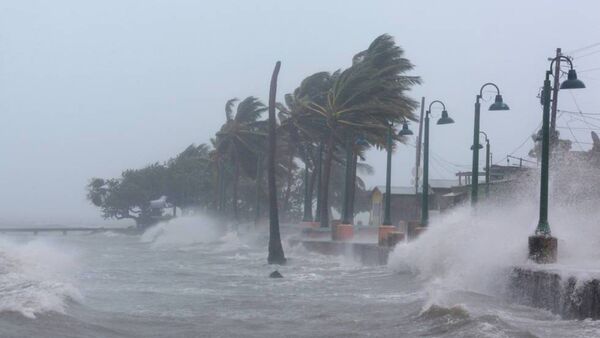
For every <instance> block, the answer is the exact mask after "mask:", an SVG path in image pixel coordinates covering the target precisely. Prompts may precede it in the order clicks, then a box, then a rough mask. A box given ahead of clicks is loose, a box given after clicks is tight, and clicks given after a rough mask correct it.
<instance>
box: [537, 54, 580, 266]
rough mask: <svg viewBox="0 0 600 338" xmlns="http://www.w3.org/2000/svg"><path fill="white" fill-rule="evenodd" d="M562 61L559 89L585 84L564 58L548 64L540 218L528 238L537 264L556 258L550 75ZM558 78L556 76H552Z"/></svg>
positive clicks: (543, 119)
mask: <svg viewBox="0 0 600 338" xmlns="http://www.w3.org/2000/svg"><path fill="white" fill-rule="evenodd" d="M559 59H562V60H565V61H567V62H568V63H569V65H570V69H569V73H568V76H567V80H565V81H564V82H563V83H562V84H561V85H560V89H581V88H585V84H584V83H583V82H581V80H578V79H577V73H576V72H575V69H573V63H572V62H571V60H570V59H569V58H567V57H565V56H562V55H561V56H557V57H555V58H554V59H552V61H551V62H550V70H547V71H546V78H545V79H544V87H543V90H542V100H543V110H542V114H543V115H542V168H541V178H540V218H539V221H538V225H537V228H536V229H535V234H534V235H533V236H530V237H529V258H530V259H532V260H533V261H535V262H537V263H554V262H556V258H557V249H558V242H557V240H556V238H555V237H552V233H551V232H550V224H549V223H548V171H549V162H550V91H551V90H552V87H551V85H550V75H552V65H553V64H554V62H555V61H557V60H559ZM554 76H558V74H556V75H554Z"/></svg>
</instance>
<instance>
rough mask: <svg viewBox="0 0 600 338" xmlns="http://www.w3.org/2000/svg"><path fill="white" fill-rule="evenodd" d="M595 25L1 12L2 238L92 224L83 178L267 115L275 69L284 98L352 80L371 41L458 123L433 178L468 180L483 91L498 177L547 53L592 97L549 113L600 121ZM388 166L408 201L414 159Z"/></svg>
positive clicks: (113, 8)
mask: <svg viewBox="0 0 600 338" xmlns="http://www.w3.org/2000/svg"><path fill="white" fill-rule="evenodd" d="M599 10H600V5H599V4H598V3H597V1H593V0H589V1H569V2H562V3H559V2H555V1H541V0H537V1H523V0H520V1H514V0H510V1H509V0H504V1H475V0H474V1H416V0H413V1H399V0H390V1H349V0H347V1H314V0H304V1H281V0H279V1H276V0H261V1H258V0H255V1H241V0H239V1H228V0H220V1H191V0H190V1H175V0H168V1H167V0H164V1H131V0H103V1H78V0H73V1H63V0H61V1H59V0H57V1H42V0H40V1H29V0H24V1H17V0H12V1H11V0H4V1H0V117H1V120H0V121H1V122H0V154H1V155H2V156H1V161H0V189H1V193H0V196H1V197H0V223H3V224H7V223H14V222H19V223H28V222H35V223H53V222H63V223H71V224H74V223H78V222H85V223H88V224H94V223H98V224H99V223H101V222H102V220H101V218H100V217H99V212H98V211H97V210H96V209H95V208H93V207H91V206H90V205H89V204H88V202H87V201H86V200H85V191H84V186H85V184H86V183H87V180H88V179H89V178H90V177H93V176H99V177H114V176H118V175H119V174H120V172H121V171H122V170H123V169H125V168H136V167H141V166H144V165H146V164H149V163H151V162H155V161H163V160H166V159H167V158H169V157H170V156H173V155H174V154H176V153H177V152H179V151H181V150H183V149H184V148H185V147H186V146H187V145H189V144H191V143H202V142H208V140H209V138H210V137H211V136H212V135H213V134H214V133H215V131H216V130H217V129H218V128H219V126H220V125H221V123H223V121H224V119H225V116H224V113H223V107H224V103H225V101H226V100H227V99H229V98H232V97H245V96H248V95H255V96H258V97H260V98H262V99H266V96H267V91H268V80H269V76H270V72H271V70H272V67H273V65H274V62H275V61H276V60H281V61H282V70H281V73H280V91H279V93H280V96H281V95H282V94H284V93H286V92H289V91H291V90H293V89H294V88H295V87H296V86H297V84H298V83H299V82H300V81H301V80H302V79H303V78H304V77H305V76H307V75H309V74H312V73H314V72H317V71H322V70H329V71H333V70H336V69H338V68H344V67H348V66H349V64H350V61H351V58H352V56H353V55H354V54H355V53H356V52H358V51H360V50H363V49H365V48H366V47H367V46H368V45H369V43H370V42H371V41H372V40H373V39H374V38H375V37H376V36H378V35H380V34H382V33H389V34H391V35H393V36H394V37H395V38H396V41H397V43H398V44H399V45H400V46H402V47H403V48H404V49H405V51H406V57H407V58H409V59H410V60H411V61H412V62H413V63H414V64H415V65H416V69H415V70H414V74H415V75H420V76H421V77H422V78H423V80H424V84H423V85H422V86H419V87H417V88H415V89H414V90H413V92H412V93H411V95H412V96H413V97H414V98H415V99H417V100H419V99H420V97H421V96H425V97H426V98H427V102H429V101H430V100H432V99H441V100H443V101H444V102H445V103H446V105H447V108H448V111H449V112H450V114H451V115H452V117H453V118H454V119H455V120H456V124H455V125H451V126H436V125H433V126H432V139H431V150H432V152H433V157H435V159H432V160H431V165H432V169H431V177H432V178H441V177H443V178H448V177H452V176H453V174H454V172H456V171H458V170H460V169H461V168H462V169H463V170H467V167H463V166H468V163H469V162H470V153H469V147H470V144H471V139H470V138H471V130H472V128H473V103H474V99H475V95H476V94H477V92H478V90H479V87H480V86H481V85H482V84H483V83H485V82H488V81H493V82H496V83H497V84H498V85H499V86H500V88H501V90H502V92H503V95H504V98H505V101H506V102H507V103H508V104H509V105H510V107H511V110H510V111H508V112H488V111H484V112H483V114H482V124H481V126H482V130H485V131H487V132H488V134H489V136H490V138H491V139H492V152H493V153H494V159H495V162H496V161H497V160H501V159H502V158H503V157H504V156H505V155H506V154H507V153H514V155H516V156H525V155H526V154H527V151H528V150H529V149H530V148H531V145H532V144H531V142H530V141H527V142H526V143H525V144H523V142H524V141H525V140H526V139H527V138H528V137H529V135H530V134H531V133H532V132H533V131H534V130H536V128H537V126H538V125H539V123H540V120H541V108H540V105H539V100H538V99H537V98H536V95H537V94H538V92H539V88H540V86H541V84H542V80H543V75H544V70H545V69H546V68H547V67H548V61H547V57H549V56H552V55H553V54H554V52H555V48H556V47H562V48H563V51H565V52H566V54H567V55H572V56H573V57H574V63H575V66H576V68H577V69H578V70H579V71H580V78H581V79H582V80H584V81H585V82H586V84H587V87H588V88H587V89H586V90H581V91H574V92H573V93H569V92H567V91H563V92H561V94H560V98H559V101H560V103H559V108H560V109H562V110H569V111H578V110H581V111H583V112H585V113H600V98H598V96H597V95H595V94H596V93H597V88H598V85H600V83H599V82H600V70H598V69H596V68H598V67H600V52H599V53H595V52H596V51H600V46H596V47H593V48H587V49H584V50H579V49H580V48H581V47H586V46H589V45H592V44H594V43H597V42H600V37H598V34H597V33H598V32H599V31H600V21H599V20H598V18H597V16H598V12H599ZM570 51H574V52H573V53H572V54H569V52H570ZM586 70H587V71H586ZM492 98H493V94H492V93H487V94H486V95H485V100H490V99H492ZM488 102H489V101H488ZM485 105H486V104H485V102H484V106H485ZM437 114H439V110H437V109H436V110H434V116H435V115H437ZM589 116H591V115H588V118H587V119H586V121H587V123H584V122H577V121H576V120H572V119H573V114H568V113H565V114H563V115H562V116H561V118H560V119H559V122H558V125H559V126H567V125H568V126H570V127H573V128H584V129H573V135H571V133H570V132H569V130H567V129H561V134H562V135H563V136H564V137H567V138H569V139H572V140H574V139H575V138H576V139H577V140H579V141H581V142H585V143H584V144H581V147H583V148H584V149H587V148H589V147H590V146H589V144H587V143H589V142H591V139H590V136H589V130H587V129H585V128H590V126H591V127H592V128H594V127H593V125H594V124H595V125H597V126H600V120H598V118H600V116H596V117H595V119H594V118H593V117H589ZM413 128H415V129H416V126H414V125H413ZM598 129H600V128H598ZM413 142H414V139H413ZM522 144H523V145H522ZM520 145H522V146H521V147H520V148H519V146H520ZM575 149H579V146H578V145H577V144H576V145H575ZM368 161H369V163H371V164H372V165H373V166H375V168H376V174H375V175H374V176H372V177H368V178H367V182H368V183H369V184H371V185H374V184H382V183H383V182H384V174H385V173H384V168H385V155H384V154H383V153H382V152H378V151H372V152H370V153H369V154H368ZM393 166H394V174H393V178H392V181H393V184H394V185H408V184H409V183H410V176H411V175H410V169H411V168H412V167H413V166H414V148H412V147H410V146H403V147H401V148H400V149H399V151H398V152H396V153H395V155H394V163H393Z"/></svg>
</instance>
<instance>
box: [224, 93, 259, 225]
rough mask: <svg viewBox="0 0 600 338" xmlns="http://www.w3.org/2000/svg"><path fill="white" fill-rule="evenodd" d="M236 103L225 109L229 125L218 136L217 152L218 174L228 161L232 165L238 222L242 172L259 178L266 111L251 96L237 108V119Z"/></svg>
mask: <svg viewBox="0 0 600 338" xmlns="http://www.w3.org/2000/svg"><path fill="white" fill-rule="evenodd" d="M236 101H237V99H231V100H229V101H227V103H226V105H225V115H226V117H227V122H225V124H224V125H223V126H222V127H221V130H220V131H219V132H218V133H217V137H216V141H215V151H216V153H217V154H218V156H217V158H218V159H219V161H220V163H219V170H223V168H222V167H223V166H224V163H223V162H225V161H229V162H230V163H231V164H232V166H233V198H232V206H233V216H234V219H235V220H236V221H237V220H238V217H239V213H238V199H239V198H238V186H239V180H240V175H241V171H242V170H243V172H244V173H245V174H246V175H247V176H249V177H251V178H254V177H255V175H256V161H257V157H258V156H257V155H258V152H259V151H260V149H262V146H263V145H264V140H265V138H266V131H265V127H266V125H265V121H260V120H259V118H260V116H261V114H262V113H263V112H264V111H265V110H266V109H267V108H266V107H265V105H264V104H263V103H262V102H260V101H259V100H258V99H257V98H255V97H253V96H249V97H247V98H246V99H244V100H243V101H241V102H240V103H239V104H238V105H237V109H236V112H235V116H234V114H233V107H234V105H235V102H236ZM220 174H221V175H222V174H223V173H222V172H221V173H220Z"/></svg>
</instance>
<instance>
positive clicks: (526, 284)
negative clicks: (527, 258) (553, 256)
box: [509, 267, 600, 319]
mask: <svg viewBox="0 0 600 338" xmlns="http://www.w3.org/2000/svg"><path fill="white" fill-rule="evenodd" d="M579 273H580V271H578V272H573V273H571V276H569V273H566V274H565V272H560V273H559V272H558V271H556V270H552V269H545V268H541V267H540V268H539V269H538V268H537V267H515V268H513V269H512V273H511V275H510V285H509V297H510V298H511V300H512V301H514V302H517V303H519V304H522V305H527V306H532V307H537V308H541V309H546V310H549V311H551V312H552V313H554V314H557V315H560V316H561V317H562V318H564V319H586V318H591V319H600V280H599V277H587V278H586V279H581V277H579V278H580V279H578V278H577V277H575V274H579Z"/></svg>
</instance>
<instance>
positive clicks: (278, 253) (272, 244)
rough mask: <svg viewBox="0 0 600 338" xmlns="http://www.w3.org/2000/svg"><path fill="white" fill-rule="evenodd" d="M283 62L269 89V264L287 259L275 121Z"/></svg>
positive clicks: (281, 262)
mask: <svg viewBox="0 0 600 338" xmlns="http://www.w3.org/2000/svg"><path fill="white" fill-rule="evenodd" d="M280 67H281V62H279V61H277V63H276V64H275V69H274V70H273V75H272V76H271V88H270V90H269V152H268V156H269V161H268V169H267V170H268V176H269V256H268V258H267V262H268V263H269V264H285V262H286V259H285V255H284V253H283V247H282V246H281V235H280V233H279V213H278V210H277V186H276V182H275V155H276V154H275V150H276V134H275V133H276V129H277V128H276V124H277V121H275V95H276V94H277V75H278V74H279V68H280Z"/></svg>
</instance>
